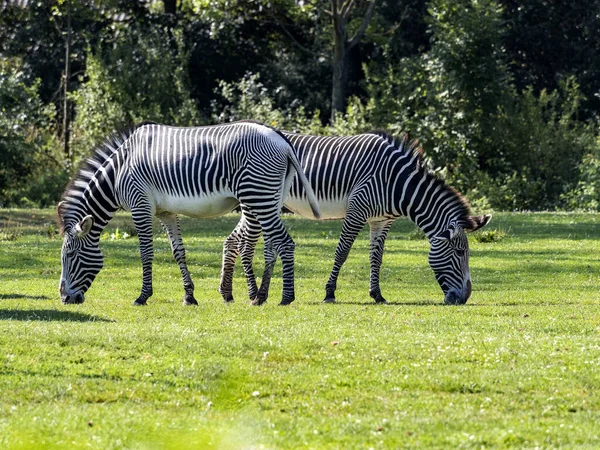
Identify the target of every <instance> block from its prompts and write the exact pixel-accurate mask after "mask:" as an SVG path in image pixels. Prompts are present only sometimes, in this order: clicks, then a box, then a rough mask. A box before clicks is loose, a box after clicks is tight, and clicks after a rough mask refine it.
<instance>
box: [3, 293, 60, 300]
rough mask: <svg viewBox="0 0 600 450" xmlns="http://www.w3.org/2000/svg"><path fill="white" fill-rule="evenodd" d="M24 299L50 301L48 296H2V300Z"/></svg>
mask: <svg viewBox="0 0 600 450" xmlns="http://www.w3.org/2000/svg"><path fill="white" fill-rule="evenodd" d="M18 298H24V299H27V300H48V298H49V297H47V296H46V295H25V294H0V300H8V299H18Z"/></svg>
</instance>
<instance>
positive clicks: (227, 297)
mask: <svg viewBox="0 0 600 450" xmlns="http://www.w3.org/2000/svg"><path fill="white" fill-rule="evenodd" d="M223 301H224V302H225V303H233V302H234V300H233V295H232V294H225V295H223Z"/></svg>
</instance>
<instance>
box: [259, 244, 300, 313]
mask: <svg viewBox="0 0 600 450" xmlns="http://www.w3.org/2000/svg"><path fill="white" fill-rule="evenodd" d="M295 246H296V245H295V244H294V241H293V240H292V238H291V237H290V236H289V235H287V233H286V237H285V239H284V241H283V242H281V243H279V244H278V245H277V246H276V247H277V248H276V249H275V248H274V245H273V244H272V243H271V242H266V243H265V271H264V273H263V278H262V281H261V284H260V289H259V290H258V293H257V295H256V298H255V299H254V300H253V301H252V304H253V305H262V304H263V303H264V302H265V301H266V300H267V298H268V296H269V286H270V284H271V278H272V276H273V268H274V266H275V262H276V260H277V256H278V255H279V257H280V258H281V265H282V271H283V295H282V299H281V302H280V303H279V304H280V305H281V306H285V305H289V304H290V303H292V302H293V301H294V300H295V298H296V296H295V291H294V249H295Z"/></svg>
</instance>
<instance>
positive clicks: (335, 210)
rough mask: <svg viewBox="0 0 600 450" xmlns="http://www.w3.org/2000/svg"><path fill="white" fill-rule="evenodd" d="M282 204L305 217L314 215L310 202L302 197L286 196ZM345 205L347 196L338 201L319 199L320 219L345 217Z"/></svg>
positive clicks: (311, 217) (308, 217)
mask: <svg viewBox="0 0 600 450" xmlns="http://www.w3.org/2000/svg"><path fill="white" fill-rule="evenodd" d="M284 205H285V207H286V208H287V209H289V210H290V211H292V212H293V213H294V214H298V215H299V216H302V217H306V218H307V219H314V218H315V216H313V213H312V210H311V209H310V204H309V203H308V201H307V200H306V199H304V198H297V197H288V198H286V200H285V202H284ZM347 205H348V199H347V198H343V199H341V200H339V201H331V200H319V210H320V211H321V219H322V220H334V219H343V218H344V217H346V208H347Z"/></svg>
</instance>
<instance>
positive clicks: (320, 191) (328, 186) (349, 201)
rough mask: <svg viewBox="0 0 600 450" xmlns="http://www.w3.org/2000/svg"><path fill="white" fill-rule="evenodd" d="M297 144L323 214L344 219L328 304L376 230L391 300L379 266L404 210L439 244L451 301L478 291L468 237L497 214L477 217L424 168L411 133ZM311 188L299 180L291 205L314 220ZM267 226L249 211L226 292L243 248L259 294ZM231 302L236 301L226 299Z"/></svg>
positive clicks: (226, 268) (225, 274) (437, 266)
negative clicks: (256, 265) (362, 242)
mask: <svg viewBox="0 0 600 450" xmlns="http://www.w3.org/2000/svg"><path fill="white" fill-rule="evenodd" d="M285 136H286V137H287V138H288V139H289V140H290V142H292V144H293V145H294V147H295V149H296V152H297V155H298V158H299V159H300V162H301V164H302V167H303V172H304V173H306V176H307V178H308V180H309V183H310V185H311V186H312V188H313V190H314V192H315V193H316V195H317V198H318V200H319V205H320V208H321V214H322V218H323V219H343V220H344V222H343V225H342V234H341V237H340V241H339V244H338V246H337V249H336V253H335V258H334V264H333V269H332V272H331V275H330V277H329V280H328V282H327V284H326V286H325V291H326V296H325V301H326V302H333V301H335V290H336V286H337V279H338V275H339V271H340V269H341V267H342V265H343V264H344V262H345V260H346V258H347V256H348V253H349V251H350V248H351V247H352V244H353V243H354V240H355V238H356V236H357V235H358V233H359V232H360V230H361V229H362V228H363V227H364V226H365V224H367V223H368V224H369V226H370V229H371V233H370V238H371V252H370V254H371V257H370V265H371V279H370V295H371V297H372V298H373V299H374V300H375V301H376V302H378V303H384V302H385V301H386V300H385V298H384V297H383V296H382V294H381V289H380V286H379V272H380V267H381V262H382V257H383V249H384V243H385V239H386V237H387V233H388V231H389V229H390V227H391V225H392V223H393V222H394V221H395V220H396V219H397V218H398V217H400V216H406V217H408V218H410V219H411V220H412V221H413V222H415V223H416V224H417V225H418V226H419V227H420V228H421V229H422V230H423V231H424V232H425V233H426V235H427V237H428V238H429V240H430V242H431V252H430V255H429V262H430V265H431V267H432V269H433V270H434V273H435V275H436V278H437V279H438V282H439V283H440V286H441V287H442V290H443V292H444V295H445V301H446V302H447V303H453V304H454V303H465V302H466V301H467V299H468V298H469V296H470V293H471V278H470V273H469V267H468V242H467V239H466V236H465V231H473V230H475V229H478V228H480V227H482V226H484V225H485V224H486V223H487V222H488V221H489V220H490V216H485V217H472V216H471V215H470V212H469V207H468V205H467V203H466V201H465V200H464V199H463V198H462V197H461V196H460V195H459V194H458V193H457V192H456V191H454V189H452V188H450V187H449V186H447V185H446V184H445V183H443V182H442V181H441V180H439V179H438V178H436V177H435V176H433V175H432V174H430V173H429V172H428V171H427V170H426V169H425V167H424V165H423V163H422V159H421V153H420V149H419V148H418V146H417V145H416V144H414V143H413V144H409V143H408V142H407V140H406V138H405V139H403V140H401V141H396V140H394V139H393V138H392V137H391V136H389V135H387V134H385V133H367V134H361V135H357V136H344V137H322V136H308V135H299V134H289V133H285ZM306 200H307V193H306V191H305V190H304V188H303V187H302V186H301V185H300V183H299V182H298V180H294V182H293V183H292V188H291V190H290V195H289V197H288V198H287V199H286V201H285V206H286V207H287V208H288V209H290V210H291V211H293V212H295V213H297V214H300V215H302V216H304V217H309V218H312V217H313V216H312V214H311V211H310V208H309V206H308V203H307V201H306ZM259 234H260V226H259V224H258V223H257V222H256V221H255V220H254V219H253V218H252V217H251V216H247V215H245V214H244V215H243V217H242V219H241V220H240V223H238V226H237V227H236V229H235V230H234V232H233V233H232V234H231V235H230V236H229V237H228V238H227V240H226V242H225V245H224V254H223V271H222V280H221V288H220V290H221V292H222V293H223V292H227V293H228V294H230V293H231V271H232V270H233V266H234V264H235V259H236V256H237V254H238V253H241V258H242V264H243V266H244V271H245V273H246V277H247V280H248V288H249V293H250V296H251V297H252V296H253V294H254V292H255V291H256V289H257V287H256V281H255V280H254V274H253V271H252V256H253V252H254V245H255V243H256V241H257V240H258V236H259ZM225 300H228V298H227V297H225Z"/></svg>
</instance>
